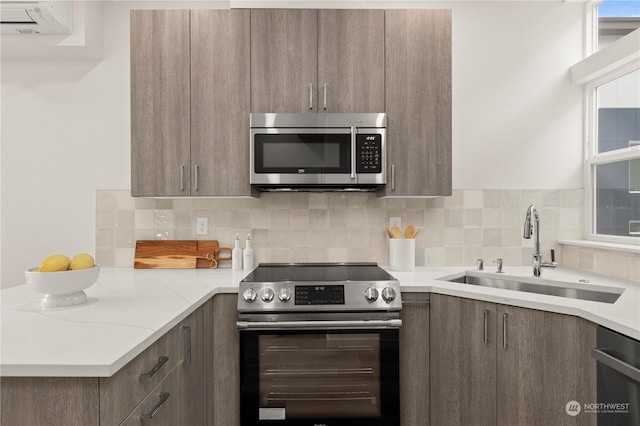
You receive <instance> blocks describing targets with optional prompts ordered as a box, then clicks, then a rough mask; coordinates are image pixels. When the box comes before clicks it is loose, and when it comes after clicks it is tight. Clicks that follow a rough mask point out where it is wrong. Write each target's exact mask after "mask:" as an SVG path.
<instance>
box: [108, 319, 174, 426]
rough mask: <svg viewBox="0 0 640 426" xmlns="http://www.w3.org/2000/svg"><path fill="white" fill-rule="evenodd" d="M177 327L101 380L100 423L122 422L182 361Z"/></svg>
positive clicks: (114, 423)
mask: <svg viewBox="0 0 640 426" xmlns="http://www.w3.org/2000/svg"><path fill="white" fill-rule="evenodd" d="M179 358H180V357H179V355H178V329H177V328H176V327H174V328H173V329H172V330H171V331H169V332H168V333H167V334H165V335H164V336H162V337H161V338H160V339H158V341H156V342H155V343H153V344H152V345H151V346H150V347H149V348H147V349H146V350H145V351H144V352H142V353H141V354H140V355H138V356H137V357H136V358H134V359H133V360H131V362H129V363H128V364H127V365H125V366H124V367H123V368H122V369H121V370H120V371H118V372H117V373H116V374H114V375H113V376H111V377H106V378H101V379H100V425H101V426H111V425H118V424H120V423H121V422H122V421H123V420H124V419H125V418H126V417H127V415H129V413H131V411H132V410H133V409H134V408H135V407H136V406H137V405H138V404H140V402H141V401H142V400H143V399H144V398H145V397H146V396H147V395H148V394H149V392H151V390H152V389H154V388H155V387H156V386H157V385H158V384H159V383H160V382H161V381H162V379H163V378H164V377H165V376H166V375H167V373H169V371H171V369H172V368H173V367H174V366H175V365H176V364H177V363H178V362H179V361H180V359H179Z"/></svg>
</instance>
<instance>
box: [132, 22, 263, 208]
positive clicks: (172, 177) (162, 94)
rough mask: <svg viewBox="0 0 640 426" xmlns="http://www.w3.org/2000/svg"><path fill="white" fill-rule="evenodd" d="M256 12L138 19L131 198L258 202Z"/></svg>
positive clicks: (134, 26) (134, 39)
mask: <svg viewBox="0 0 640 426" xmlns="http://www.w3.org/2000/svg"><path fill="white" fill-rule="evenodd" d="M249 34H250V27H249V11H247V10H193V11H186V10H136V11H132V12H131V194H132V195H133V196H190V195H191V196H193V195H250V193H251V188H250V185H249V170H248V167H249V146H248V142H247V128H248V122H249V96H250V86H249V84H250V80H249V76H250V74H249V63H250V62H249V61H250V53H249Z"/></svg>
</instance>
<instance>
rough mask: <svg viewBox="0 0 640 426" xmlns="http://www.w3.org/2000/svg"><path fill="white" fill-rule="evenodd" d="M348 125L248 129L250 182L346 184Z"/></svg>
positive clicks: (349, 152)
mask: <svg viewBox="0 0 640 426" xmlns="http://www.w3.org/2000/svg"><path fill="white" fill-rule="evenodd" d="M351 139H352V138H351V129H349V128H323V129H302V128H300V129H295V128H287V129H280V128H269V129H251V166H252V167H251V184H252V185H255V184H285V185H312V184H336V185H338V184H341V185H344V184H349V183H356V182H357V181H356V176H355V174H354V173H355V170H354V171H353V172H354V173H352V143H351Z"/></svg>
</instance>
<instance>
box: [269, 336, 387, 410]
mask: <svg viewBox="0 0 640 426" xmlns="http://www.w3.org/2000/svg"><path fill="white" fill-rule="evenodd" d="M258 346H259V369H258V375H259V379H258V383H259V401H260V402H259V404H260V410H261V412H262V413H264V414H265V415H272V414H273V413H276V414H277V413H280V414H281V415H282V416H283V417H284V416H286V418H287V419H292V418H318V417H341V418H354V417H356V418H358V417H380V415H381V399H382V398H381V394H380V392H381V389H380V387H381V385H380V384H381V380H382V379H381V376H382V374H381V370H380V365H381V363H380V335H379V334H377V333H366V334H365V333H363V334H357V333H349V334H330V333H328V334H284V335H261V336H259V341H258Z"/></svg>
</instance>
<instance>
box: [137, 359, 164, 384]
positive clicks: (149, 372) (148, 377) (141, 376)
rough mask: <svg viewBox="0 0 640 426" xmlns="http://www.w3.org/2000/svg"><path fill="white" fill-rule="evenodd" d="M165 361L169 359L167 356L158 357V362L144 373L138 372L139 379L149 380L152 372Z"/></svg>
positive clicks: (154, 372)
mask: <svg viewBox="0 0 640 426" xmlns="http://www.w3.org/2000/svg"><path fill="white" fill-rule="evenodd" d="M167 361H169V357H168V356H161V357H158V362H157V363H156V365H155V366H154V367H153V368H152V369H151V370H149V371H148V372H146V373H142V374H140V380H149V379H150V378H151V377H152V376H153V375H154V374H156V373H157V372H158V370H160V369H161V368H162V366H163V365H165V364H166V363H167Z"/></svg>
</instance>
